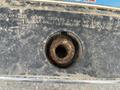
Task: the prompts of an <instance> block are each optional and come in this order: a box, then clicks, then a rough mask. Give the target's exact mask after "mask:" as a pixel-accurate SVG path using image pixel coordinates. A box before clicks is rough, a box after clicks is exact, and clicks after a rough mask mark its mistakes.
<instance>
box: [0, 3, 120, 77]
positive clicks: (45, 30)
mask: <svg viewBox="0 0 120 90" xmlns="http://www.w3.org/2000/svg"><path fill="white" fill-rule="evenodd" d="M54 7H57V8H54ZM68 7H70V6H69V5H68V6H67V4H56V3H48V2H46V3H45V2H30V1H27V2H24V3H23V2H22V3H19V4H17V5H14V3H10V2H7V3H5V4H1V7H0V75H53V76H54V75H57V76H60V75H61V74H62V75H67V74H74V75H75V74H77V75H78V74H82V75H88V76H89V77H95V78H109V79H110V78H120V11H119V10H106V9H104V10H101V9H99V10H97V9H91V8H89V7H87V6H86V7H83V6H82V7H81V6H80V5H77V6H75V5H73V6H72V5H71V7H70V8H68ZM89 13H90V14H89ZM62 30H64V31H70V32H73V33H75V34H76V35H77V36H79V38H80V39H81V40H82V42H83V46H84V47H85V55H84V57H83V58H82V59H81V60H79V59H78V60H77V61H76V63H74V64H73V65H72V66H71V67H69V68H66V69H60V68H57V67H55V66H53V65H52V64H51V63H50V62H49V61H48V60H47V58H46V55H45V50H44V47H45V43H46V40H47V38H48V36H49V35H51V34H53V33H54V32H56V31H62Z"/></svg>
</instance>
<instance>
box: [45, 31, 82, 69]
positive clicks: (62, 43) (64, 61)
mask: <svg viewBox="0 0 120 90" xmlns="http://www.w3.org/2000/svg"><path fill="white" fill-rule="evenodd" d="M80 49H81V47H80V45H79V42H78V40H77V38H76V37H75V36H74V35H73V34H71V33H68V32H65V31H63V32H58V33H57V34H54V35H52V36H51V37H50V38H49V39H48V41H47V43H46V48H45V52H46V56H47V58H48V60H49V61H50V62H51V63H52V64H53V65H55V66H57V67H60V68H67V67H69V66H71V65H72V64H73V63H74V62H75V61H76V59H77V58H78V57H79V54H80Z"/></svg>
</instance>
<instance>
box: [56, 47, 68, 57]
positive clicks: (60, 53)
mask: <svg viewBox="0 0 120 90" xmlns="http://www.w3.org/2000/svg"><path fill="white" fill-rule="evenodd" d="M55 53H56V55H57V56H58V57H59V58H64V57H66V56H67V54H68V52H67V49H66V47H64V45H59V46H58V47H57V48H56V50H55Z"/></svg>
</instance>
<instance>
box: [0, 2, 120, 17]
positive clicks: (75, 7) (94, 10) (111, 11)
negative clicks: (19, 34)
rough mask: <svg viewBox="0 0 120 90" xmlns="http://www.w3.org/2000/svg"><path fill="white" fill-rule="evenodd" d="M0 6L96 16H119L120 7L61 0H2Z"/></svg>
mask: <svg viewBox="0 0 120 90" xmlns="http://www.w3.org/2000/svg"><path fill="white" fill-rule="evenodd" d="M0 7H8V8H11V9H23V10H26V9H31V8H32V9H36V10H46V11H57V12H67V13H76V14H92V15H97V16H110V17H115V18H120V8H113V7H107V6H100V5H91V4H83V3H70V2H62V1H42V0H29V1H28V0H25V1H24V0H21V1H14V2H13V1H9V0H3V1H1V3H0ZM54 7H56V8H54Z"/></svg>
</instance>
